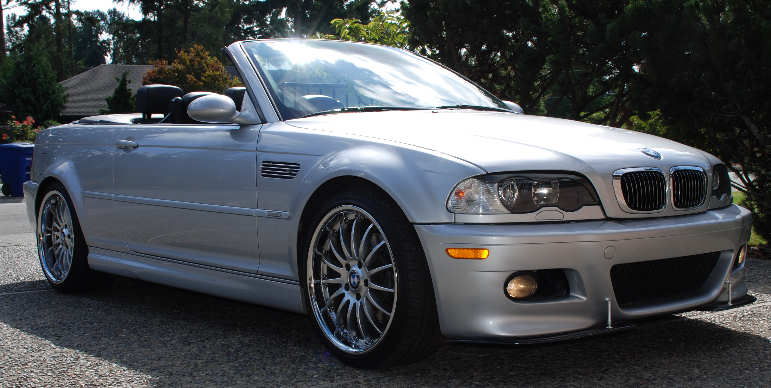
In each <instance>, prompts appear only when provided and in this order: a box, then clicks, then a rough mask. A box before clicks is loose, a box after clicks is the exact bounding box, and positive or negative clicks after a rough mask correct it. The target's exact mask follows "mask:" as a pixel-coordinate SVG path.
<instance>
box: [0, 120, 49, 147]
mask: <svg viewBox="0 0 771 388" xmlns="http://www.w3.org/2000/svg"><path fill="white" fill-rule="evenodd" d="M45 128H46V127H45V126H43V125H39V126H35V119H34V118H32V116H27V118H26V119H24V121H19V120H16V116H11V119H10V120H8V125H7V126H6V127H5V128H2V129H0V144H6V143H13V142H15V141H30V142H34V141H35V137H36V136H37V134H38V132H40V131H42V130H43V129H45Z"/></svg>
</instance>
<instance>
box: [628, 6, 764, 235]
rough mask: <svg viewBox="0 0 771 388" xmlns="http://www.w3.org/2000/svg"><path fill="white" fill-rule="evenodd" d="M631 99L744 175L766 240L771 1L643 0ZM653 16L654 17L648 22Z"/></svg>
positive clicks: (678, 136)
mask: <svg viewBox="0 0 771 388" xmlns="http://www.w3.org/2000/svg"><path fill="white" fill-rule="evenodd" d="M632 11H633V12H634V17H633V18H630V21H631V22H632V23H636V24H637V25H632V27H633V28H636V29H638V30H639V31H644V37H643V39H642V40H641V45H640V47H641V50H642V53H643V58H644V60H643V61H642V62H641V66H640V76H639V77H638V78H637V79H636V81H635V82H634V84H633V91H634V93H635V104H636V105H637V106H639V107H640V108H641V109H643V110H654V109H659V110H660V112H661V120H662V121H663V122H664V123H665V124H666V126H665V128H664V131H663V132H664V135H665V136H666V137H669V138H672V139H675V140H678V141H681V142H683V143H686V144H689V145H693V146H695V147H699V148H702V149H705V150H707V151H709V152H711V153H713V154H715V155H717V156H718V157H720V158H721V159H722V160H723V161H724V162H726V164H727V165H728V167H729V168H730V169H731V170H732V171H733V172H734V173H735V174H736V176H737V177H738V179H739V180H740V181H741V182H740V183H741V190H742V191H745V192H746V200H745V205H746V206H747V207H748V208H750V209H752V210H753V212H754V213H755V220H754V225H755V228H756V231H757V232H758V233H759V234H761V235H762V236H763V237H764V238H765V239H766V240H770V238H771V99H769V98H768V91H769V90H771V77H769V74H771V39H769V37H771V7H769V4H768V2H767V1H764V0H709V1H707V0H703V1H688V2H670V1H664V0H657V1H648V2H640V3H638V4H636V6H635V7H633V9H632ZM649 20H651V21H655V22H650V21H649Z"/></svg>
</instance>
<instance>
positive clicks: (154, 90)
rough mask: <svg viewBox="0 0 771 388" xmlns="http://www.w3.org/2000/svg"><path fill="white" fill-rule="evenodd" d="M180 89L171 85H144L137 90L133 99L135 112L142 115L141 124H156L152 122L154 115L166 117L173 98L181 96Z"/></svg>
mask: <svg viewBox="0 0 771 388" xmlns="http://www.w3.org/2000/svg"><path fill="white" fill-rule="evenodd" d="M183 94H184V92H182V89H180V88H179V87H177V86H172V85H161V84H153V85H144V86H142V87H140V88H139V89H137V95H136V98H135V102H136V107H137V111H139V112H140V113H142V122H143V123H152V122H158V121H160V119H158V120H153V118H152V115H153V114H154V113H160V114H163V115H166V114H167V113H169V102H170V101H171V99H172V98H174V97H179V96H181V95H183Z"/></svg>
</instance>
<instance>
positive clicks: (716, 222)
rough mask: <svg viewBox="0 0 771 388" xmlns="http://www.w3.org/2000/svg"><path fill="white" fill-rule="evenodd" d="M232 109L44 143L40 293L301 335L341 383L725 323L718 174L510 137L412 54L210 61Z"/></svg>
mask: <svg viewBox="0 0 771 388" xmlns="http://www.w3.org/2000/svg"><path fill="white" fill-rule="evenodd" d="M225 53H226V54H227V56H228V57H229V59H230V60H231V61H232V64H233V67H234V69H235V70H236V72H237V73H238V74H239V77H240V79H241V81H242V82H243V85H244V86H243V87H239V88H231V89H228V90H225V91H222V93H223V94H215V93H204V92H195V91H183V90H181V89H180V88H178V87H176V86H172V85H146V86H143V87H142V88H140V89H139V90H138V92H137V96H136V105H137V109H138V110H139V113H137V114H128V115H104V116H94V117H88V118H84V119H81V120H79V121H76V122H73V123H71V124H67V125H62V126H58V127H55V128H51V129H48V130H46V131H44V132H41V133H40V135H39V136H38V138H37V142H36V147H35V153H34V161H33V168H32V180H30V181H28V182H26V183H25V185H24V190H25V198H26V206H27V209H28V212H29V215H30V219H31V221H32V222H33V224H34V225H35V230H36V234H37V246H38V254H39V258H40V263H41V265H42V269H43V273H44V274H45V276H46V278H47V279H48V281H49V282H50V283H51V285H52V286H53V287H54V288H56V289H59V290H64V291H67V290H75V289H83V288H84V287H87V286H88V285H89V284H92V282H93V281H94V279H96V278H97V277H98V274H99V273H110V274H117V275H120V276H127V277H132V278H138V279H144V280H146V281H150V282H157V283H162V284H166V285H170V286H174V287H180V288H185V289H189V290H194V291H199V292H204V293H208V294H213V295H217V296H221V297H225V298H233V299H238V300H241V301H246V302H251V303H257V304H261V305H265V306H271V307H275V308H279V309H285V310H289V311H293V312H297V313H304V314H307V315H308V316H309V317H310V320H311V321H312V324H313V327H314V328H315V329H316V330H317V331H318V333H319V335H320V338H321V339H322V341H324V342H325V343H326V344H327V345H328V346H329V347H330V348H331V349H332V351H333V352H334V353H335V354H336V355H337V356H338V357H340V358H341V359H342V360H344V361H345V362H348V363H350V364H353V365H357V366H361V367H378V366H384V365H389V364H393V363H395V362H408V361H410V360H416V359H419V358H421V357H424V356H426V355H427V354H430V353H431V352H432V351H433V350H434V349H435V348H436V346H437V344H439V343H441V341H442V340H451V341H469V342H505V343H522V342H528V341H542V340H546V339H560V338H573V337H577V336H582V335H587V334H593V333H598V332H604V331H607V330H613V328H617V327H618V326H619V325H624V324H625V323H628V322H630V321H632V320H636V319H640V318H645V317H650V316H655V315H660V314H668V313H673V312H680V311H685V310H692V309H696V308H701V307H703V306H705V305H709V304H715V303H724V304H730V303H732V301H734V302H735V301H737V300H740V299H741V298H743V297H745V296H746V294H747V288H746V286H745V284H744V282H743V280H742V279H743V267H744V256H745V253H746V243H747V240H748V238H749V235H750V226H751V215H750V213H749V212H748V211H747V210H746V209H743V208H741V207H738V206H735V205H732V203H731V202H732V200H731V199H732V198H731V186H730V181H729V176H728V170H727V168H726V166H725V165H724V164H722V163H721V161H720V160H718V159H717V158H715V157H714V156H712V155H710V154H708V153H706V152H703V151H700V150H697V149H694V148H691V147H688V146H685V145H682V144H679V143H675V142H673V141H669V140H666V139H662V138H658V137H654V136H650V135H646V134H642V133H637V132H633V131H628V130H623V129H618V128H610V127H605V126H598V125H590V124H585V123H580V122H574V121H567V120H559V119H553V118H547V117H539V116H532V115H526V114H523V112H522V110H521V109H519V107H518V106H517V105H516V104H514V103H511V102H507V101H502V100H500V99H498V98H496V97H495V96H493V95H491V94H490V93H488V92H487V91H485V90H483V89H481V88H480V87H478V86H477V85H475V84H474V83H472V82H470V81H469V80H467V79H465V78H463V77H462V76H460V75H458V74H456V73H454V72H453V71H451V70H449V69H447V68H444V67H442V66H441V65H438V64H436V63H434V62H432V61H430V60H427V59H424V58H422V57H420V56H417V55H415V54H413V53H411V52H407V51H403V50H399V49H394V48H389V47H382V46H377V45H368V44H358V43H347V42H334V41H323V40H291V39H290V40H259V41H244V42H237V43H234V44H232V45H230V46H229V47H227V48H226V49H225Z"/></svg>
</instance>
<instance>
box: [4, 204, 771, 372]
mask: <svg viewBox="0 0 771 388" xmlns="http://www.w3.org/2000/svg"><path fill="white" fill-rule="evenodd" d="M25 217H26V216H24V209H23V204H21V203H19V202H18V201H13V200H11V201H9V200H7V199H1V198H0V386H3V387H5V386H93V385H98V386H126V385H131V386H142V385H160V386H240V385H248V386H279V385H283V386H338V385H340V386H352V385H373V386H375V385H378V386H379V385H389V386H390V385H399V386H404V385H410V386H412V385H420V386H423V385H426V386H469V385H507V386H512V385H548V386H555V385H560V386H598V385H601V386H619V385H667V386H670V385H691V386H729V385H731V386H735V385H742V386H768V385H769V382H771V368H769V366H771V342H770V341H769V339H771V285H770V284H769V279H771V261H768V260H756V259H755V260H754V259H750V260H749V261H748V263H747V268H748V274H747V276H748V278H749V283H750V289H751V293H752V294H753V295H755V296H756V297H757V298H758V301H757V302H755V303H754V304H752V305H749V306H744V307H740V308H737V309H733V310H727V311H722V312H693V313H687V314H680V315H676V316H671V317H667V318H665V319H660V320H656V321H653V322H648V323H646V324H644V325H642V326H639V327H637V328H635V329H633V330H630V331H625V332H620V333H617V334H613V335H609V336H603V337H594V338H588V339H582V340H577V341H572V342H563V343H557V344H550V345H528V346H471V345H446V346H444V347H442V348H441V349H440V350H439V351H438V352H437V353H436V354H435V355H434V356H432V357H431V358H429V359H427V360H425V361H423V362H420V363H417V364H413V365H409V366H402V367H398V368H394V369H390V370H382V371H366V370H356V369H353V368H349V367H346V366H344V365H342V364H341V363H339V362H338V361H337V360H336V359H334V358H333V357H331V356H330V354H329V353H328V352H327V351H326V350H325V348H324V347H323V345H322V344H321V342H320V341H319V340H317V339H316V338H315V336H314V335H313V333H312V332H311V327H310V325H309V323H308V322H307V320H306V318H305V317H303V316H300V315H296V314H290V313H285V312H281V311H277V310H272V309H267V308H262V307H259V306H254V305H248V304H244V303H239V302H233V301H228V300H224V299H219V298H214V297H210V296H206V295H201V294H197V293H192V292H187V291H181V290H176V289H172V288H168V287H163V286H158V285H153V284H149V283H145V282H140V281H135V280H130V279H119V280H118V281H116V282H115V283H114V284H113V285H112V286H111V287H110V288H107V289H102V290H98V291H93V292H88V293H80V294H60V293H58V292H54V291H52V290H51V289H49V288H48V286H47V284H46V283H45V281H44V279H43V276H42V274H41V273H40V268H39V266H38V263H37V259H36V256H35V248H34V239H33V238H32V234H31V229H30V227H29V225H28V223H27V220H26V218H25Z"/></svg>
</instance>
